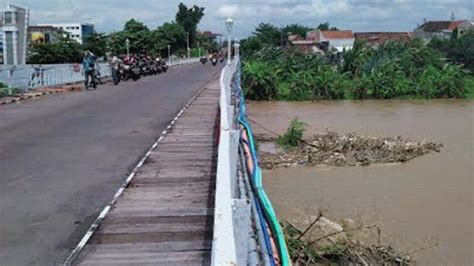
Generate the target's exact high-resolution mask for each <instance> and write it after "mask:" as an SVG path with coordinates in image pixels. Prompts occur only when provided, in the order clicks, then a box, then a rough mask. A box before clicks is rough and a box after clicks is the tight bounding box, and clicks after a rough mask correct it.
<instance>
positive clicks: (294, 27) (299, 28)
mask: <svg viewBox="0 0 474 266" xmlns="http://www.w3.org/2000/svg"><path fill="white" fill-rule="evenodd" d="M310 30H311V28H309V27H307V26H304V25H300V24H290V25H286V26H285V27H283V29H282V31H283V32H284V33H285V35H290V34H297V35H299V36H301V37H304V36H306V33H307V32H308V31H310Z"/></svg>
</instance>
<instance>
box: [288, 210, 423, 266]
mask: <svg viewBox="0 0 474 266" xmlns="http://www.w3.org/2000/svg"><path fill="white" fill-rule="evenodd" d="M346 221H351V222H346ZM346 221H343V223H341V224H339V223H335V222H333V221H330V220H329V219H327V218H325V217H323V216H322V214H320V215H319V216H318V217H315V218H313V221H312V222H311V223H310V224H309V225H308V224H306V225H304V227H300V226H297V225H294V224H292V223H291V222H288V221H287V222H286V223H284V224H283V230H284V233H285V237H286V242H287V245H288V250H289V252H290V256H291V259H292V261H293V263H294V264H295V265H411V264H413V263H414V261H413V259H412V258H411V257H410V256H409V254H413V253H416V252H418V251H422V250H424V249H425V248H422V249H419V250H417V251H414V252H407V253H404V254H402V253H400V252H398V251H396V250H395V249H394V248H393V247H391V246H386V245H383V244H382V243H381V239H380V238H381V236H380V235H381V230H380V229H379V227H377V226H376V225H372V226H356V225H355V224H354V222H353V221H352V220H349V219H346ZM299 228H305V229H304V230H301V229H299ZM427 248H429V247H427Z"/></svg>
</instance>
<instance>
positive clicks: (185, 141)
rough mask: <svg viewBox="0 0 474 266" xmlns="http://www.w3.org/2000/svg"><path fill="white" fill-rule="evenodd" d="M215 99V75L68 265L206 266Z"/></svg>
mask: <svg viewBox="0 0 474 266" xmlns="http://www.w3.org/2000/svg"><path fill="white" fill-rule="evenodd" d="M218 99H219V81H218V80H216V81H214V82H212V83H210V85H209V86H208V88H207V89H205V90H204V91H202V92H201V94H200V95H199V96H198V97H197V98H196V99H195V101H194V102H193V103H192V104H191V105H190V106H189V108H188V109H186V111H184V113H183V114H182V116H181V117H180V118H179V119H178V120H177V121H176V123H175V124H174V126H173V127H172V128H171V129H170V130H169V131H168V134H167V135H166V136H165V137H164V139H163V140H162V141H161V142H160V143H159V144H158V147H157V148H156V149H155V150H154V151H153V152H152V154H151V155H150V156H149V157H148V159H147V160H146V161H145V163H144V164H143V166H142V167H141V168H140V170H139V172H138V173H137V175H136V176H135V177H134V179H133V180H132V181H131V183H130V185H129V186H128V187H127V188H126V189H125V191H124V192H123V194H122V195H121V196H120V198H119V199H118V200H117V202H116V203H115V205H114V206H113V207H112V209H111V210H110V212H109V213H108V215H107V216H106V218H105V219H104V220H103V222H102V223H101V224H100V226H99V228H98V229H97V230H96V231H95V233H94V234H93V235H92V237H91V239H90V240H89V241H88V243H87V245H86V246H85V247H84V249H83V250H82V252H81V253H80V255H79V257H78V259H77V260H76V262H75V264H78V265H137V264H138V265H208V264H210V255H211V243H212V228H213V215H214V187H215V171H216V165H215V162H216V150H217V147H216V136H215V123H216V117H217V110H218Z"/></svg>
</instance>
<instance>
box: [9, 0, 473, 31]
mask: <svg viewBox="0 0 474 266" xmlns="http://www.w3.org/2000/svg"><path fill="white" fill-rule="evenodd" d="M6 2H8V1H6V0H0V9H1V8H3V7H5V5H6ZM10 2H11V3H15V4H19V5H23V6H26V7H29V8H30V10H31V23H30V24H38V23H52V22H55V23H93V24H95V25H96V30H97V31H99V32H111V31H114V30H120V29H121V28H122V27H123V24H124V23H125V22H126V21H127V20H129V19H131V18H135V19H137V20H140V21H143V22H144V23H145V24H147V25H148V26H149V27H150V28H155V27H157V26H159V25H161V24H163V23H164V22H167V21H171V20H174V18H175V14H176V11H177V6H178V4H179V2H183V3H185V4H186V5H188V6H191V5H194V4H195V5H198V6H202V7H205V11H204V12H205V16H204V18H203V19H202V21H201V23H200V24H199V26H198V27H199V29H200V30H211V31H213V32H219V33H224V32H225V26H224V20H225V18H227V17H232V18H233V20H234V21H235V25H234V30H233V36H234V37H235V38H237V39H241V38H245V37H247V36H248V35H250V34H251V33H252V31H253V30H254V28H255V26H257V25H258V24H259V23H260V22H269V23H272V24H274V25H276V26H283V25H286V24H291V23H299V24H303V25H307V26H312V27H315V26H317V25H318V24H319V23H321V22H326V21H328V22H329V23H330V24H331V25H334V26H337V27H338V28H340V29H351V30H353V31H355V32H357V31H412V30H413V29H414V28H415V27H416V26H417V24H421V23H422V22H423V19H424V18H426V19H428V20H448V19H450V17H451V14H452V13H454V16H455V18H456V19H464V18H469V19H473V17H474V0H200V1H196V0H194V1H187V0H183V1H171V0H11V1H10Z"/></svg>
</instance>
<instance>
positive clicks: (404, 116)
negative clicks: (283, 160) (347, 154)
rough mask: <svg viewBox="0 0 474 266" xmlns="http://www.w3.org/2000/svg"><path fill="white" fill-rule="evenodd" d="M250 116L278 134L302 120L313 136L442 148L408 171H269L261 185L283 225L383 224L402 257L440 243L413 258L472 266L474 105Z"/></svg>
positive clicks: (405, 104) (295, 107) (397, 167)
mask: <svg viewBox="0 0 474 266" xmlns="http://www.w3.org/2000/svg"><path fill="white" fill-rule="evenodd" d="M248 111H249V115H250V118H251V119H253V120H255V121H256V122H258V123H259V124H261V125H262V126H264V127H266V128H267V129H269V130H272V131H275V132H278V133H282V132H284V131H285V129H286V127H287V126H288V124H289V122H290V121H291V120H292V119H293V118H295V117H298V118H299V119H300V120H302V121H304V122H306V123H308V124H309V130H308V132H307V133H308V134H311V133H314V132H321V131H324V130H325V128H330V129H333V130H336V131H338V132H348V131H357V132H359V133H363V134H370V135H402V136H408V137H411V138H413V139H415V140H423V139H427V140H431V141H436V142H440V143H443V144H444V145H445V146H444V148H443V149H442V152H441V153H431V154H428V155H425V156H423V157H420V158H417V159H415V160H413V161H410V162H407V163H403V164H392V165H372V166H368V167H339V168H337V167H314V168H286V169H285V168H280V169H275V170H271V171H264V184H265V187H266V190H267V192H268V194H269V196H270V198H271V200H272V202H273V204H274V205H275V208H276V211H277V213H278V215H279V216H280V219H281V220H283V219H301V218H302V217H304V215H305V214H307V213H311V212H312V213H316V211H317V210H318V209H320V208H322V209H327V212H326V214H327V216H329V217H330V218H333V219H341V218H353V219H354V220H356V221H364V222H366V223H373V222H377V223H379V224H381V225H382V227H383V231H384V235H385V236H384V239H383V240H384V241H385V243H388V244H395V245H396V246H398V247H401V248H402V250H404V251H410V250H413V249H416V248H419V247H423V246H425V245H430V244H431V243H432V242H433V241H437V242H438V243H439V245H438V247H436V248H433V249H428V250H425V251H423V252H421V253H417V254H416V259H417V262H418V263H417V264H418V265H474V235H473V227H474V221H473V220H474V203H473V194H474V185H473V178H474V177H473V175H474V174H473V173H474V166H473V162H474V160H473V150H474V134H473V132H474V101H472V100H431V101H356V102H351V101H331V102H314V103H311V102H303V103H302V102H250V103H249V104H248ZM253 129H254V131H255V132H256V133H266V130H264V129H262V127H260V126H257V125H253Z"/></svg>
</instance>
